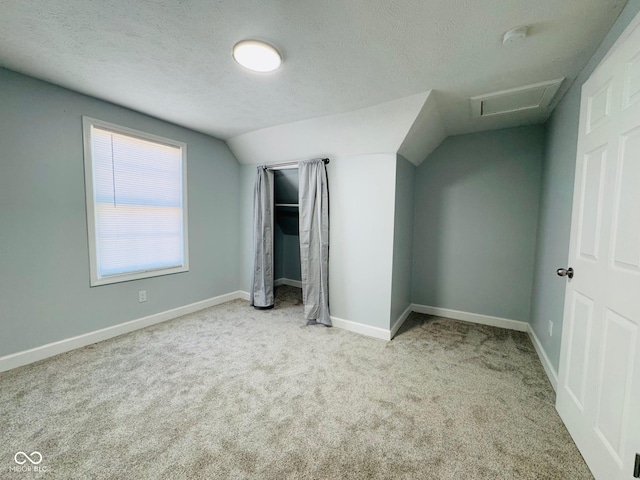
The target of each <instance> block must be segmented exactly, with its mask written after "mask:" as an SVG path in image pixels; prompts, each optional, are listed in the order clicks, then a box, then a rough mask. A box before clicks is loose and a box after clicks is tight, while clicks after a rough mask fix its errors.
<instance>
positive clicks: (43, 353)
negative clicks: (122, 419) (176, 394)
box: [0, 291, 249, 372]
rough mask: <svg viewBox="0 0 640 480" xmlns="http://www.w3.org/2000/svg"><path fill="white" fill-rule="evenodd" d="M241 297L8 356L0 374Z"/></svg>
mask: <svg viewBox="0 0 640 480" xmlns="http://www.w3.org/2000/svg"><path fill="white" fill-rule="evenodd" d="M245 294H246V300H248V299H249V294H248V293H246V292H240V291H236V292H231V293H227V294H225V295H219V296H217V297H213V298H209V299H207V300H202V301H200V302H195V303H191V304H189V305H184V306H182V307H178V308H174V309H171V310H165V311H164V312H160V313H156V314H153V315H149V316H147V317H142V318H138V319H136V320H131V321H129V322H125V323H120V324H118V325H113V326H111V327H107V328H103V329H101V330H96V331H94V332H89V333H85V334H82V335H78V336H76V337H72V338H67V339H65V340H60V341H58V342H53V343H48V344H47V345H42V346H40V347H36V348H32V349H30V350H25V351H22V352H17V353H12V354H10V355H6V356H4V357H0V372H4V371H7V370H11V369H12V368H17V367H21V366H23V365H28V364H29V363H34V362H37V361H39V360H44V359H45V358H49V357H53V356H55V355H59V354H61V353H65V352H69V351H71V350H75V349H76V348H82V347H86V346H87V345H91V344H93V343H97V342H101V341H103V340H108V339H110V338H114V337H117V336H119V335H123V334H125V333H130V332H133V331H135V330H139V329H141V328H145V327H148V326H150V325H155V324H157V323H162V322H166V321H167V320H173V319H174V318H178V317H181V316H182V315H186V314H188V313H193V312H197V311H198V310H202V309H205V308H209V307H213V306H215V305H220V304H222V303H225V302H229V301H231V300H236V299H238V298H240V299H245Z"/></svg>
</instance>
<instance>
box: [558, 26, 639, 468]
mask: <svg viewBox="0 0 640 480" xmlns="http://www.w3.org/2000/svg"><path fill="white" fill-rule="evenodd" d="M639 23H640V15H638V17H636V19H635V20H634V21H633V22H632V23H631V25H630V26H629V28H628V29H627V31H626V32H625V33H624V34H623V35H622V36H621V37H620V39H619V40H618V42H617V43H616V45H614V47H613V48H612V50H611V51H610V52H609V54H608V56H607V57H606V58H605V59H604V60H603V62H602V63H601V64H600V66H599V67H598V68H597V69H596V71H595V72H594V73H593V74H592V76H591V77H590V78H589V80H588V81H587V82H586V83H585V84H584V86H583V88H582V103H581V106H580V125H579V129H580V130H579V136H578V156H577V163H576V177H575V189H574V201H573V216H572V223H571V244H570V248H569V265H567V267H572V268H573V269H574V271H575V274H574V277H573V278H572V279H570V280H568V281H567V291H566V299H565V307H564V327H563V331H562V348H561V354H560V371H559V382H558V392H557V402H556V408H557V409H558V412H559V413H560V416H561V417H562V420H563V421H564V423H565V424H566V426H567V428H568V430H569V432H570V433H571V435H572V437H573V439H574V441H575V442H576V444H577V445H578V448H579V449H580V452H581V453H582V455H583V456H584V458H585V460H586V462H587V464H588V465H589V467H590V468H591V471H592V472H593V474H594V476H595V478H596V479H597V480H622V479H625V480H629V479H632V478H634V468H635V461H636V453H640V27H639V26H638V25H639Z"/></svg>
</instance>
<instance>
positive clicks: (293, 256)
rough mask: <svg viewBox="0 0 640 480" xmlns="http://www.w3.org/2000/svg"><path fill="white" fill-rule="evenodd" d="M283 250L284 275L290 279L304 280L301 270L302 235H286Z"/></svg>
mask: <svg viewBox="0 0 640 480" xmlns="http://www.w3.org/2000/svg"><path fill="white" fill-rule="evenodd" d="M283 241H284V248H283V252H282V277H283V278H288V279H289V280H298V281H301V280H302V272H301V270H300V237H299V236H298V235H285V236H284V238H283Z"/></svg>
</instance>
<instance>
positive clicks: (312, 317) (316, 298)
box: [298, 159, 331, 326]
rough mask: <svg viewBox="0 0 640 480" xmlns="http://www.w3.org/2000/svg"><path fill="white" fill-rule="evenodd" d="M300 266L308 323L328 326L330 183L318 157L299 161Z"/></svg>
mask: <svg viewBox="0 0 640 480" xmlns="http://www.w3.org/2000/svg"><path fill="white" fill-rule="evenodd" d="M298 168H299V179H300V188H299V193H298V203H299V209H300V266H301V270H302V299H303V301H304V315H305V319H306V320H307V324H313V323H322V324H324V325H327V326H331V318H330V316H329V187H328V182H327V169H326V167H325V164H324V162H323V161H322V160H321V159H316V160H307V161H304V162H299V163H298Z"/></svg>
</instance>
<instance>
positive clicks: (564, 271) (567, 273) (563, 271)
mask: <svg viewBox="0 0 640 480" xmlns="http://www.w3.org/2000/svg"><path fill="white" fill-rule="evenodd" d="M556 275H558V276H559V277H569V278H573V268H571V267H569V268H559V269H558V270H556Z"/></svg>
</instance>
